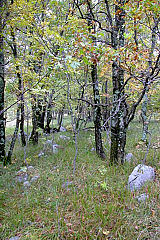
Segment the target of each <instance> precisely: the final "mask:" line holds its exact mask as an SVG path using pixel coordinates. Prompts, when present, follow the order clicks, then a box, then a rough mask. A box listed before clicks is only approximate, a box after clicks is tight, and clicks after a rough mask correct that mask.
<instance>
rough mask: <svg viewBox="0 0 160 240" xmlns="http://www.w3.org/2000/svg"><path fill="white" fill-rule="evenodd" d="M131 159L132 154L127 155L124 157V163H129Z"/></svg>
mask: <svg viewBox="0 0 160 240" xmlns="http://www.w3.org/2000/svg"><path fill="white" fill-rule="evenodd" d="M132 159H133V154H132V153H128V154H127V155H126V157H125V161H126V162H131V160H132Z"/></svg>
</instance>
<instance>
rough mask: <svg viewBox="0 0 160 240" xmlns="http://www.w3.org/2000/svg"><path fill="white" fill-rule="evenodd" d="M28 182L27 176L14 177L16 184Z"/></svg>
mask: <svg viewBox="0 0 160 240" xmlns="http://www.w3.org/2000/svg"><path fill="white" fill-rule="evenodd" d="M27 180H28V174H21V175H19V176H16V182H19V183H22V182H26V181H27Z"/></svg>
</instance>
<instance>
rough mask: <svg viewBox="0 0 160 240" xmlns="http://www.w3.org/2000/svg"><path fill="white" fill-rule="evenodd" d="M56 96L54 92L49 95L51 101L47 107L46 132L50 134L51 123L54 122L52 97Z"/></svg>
mask: <svg viewBox="0 0 160 240" xmlns="http://www.w3.org/2000/svg"><path fill="white" fill-rule="evenodd" d="M53 94H54V90H52V92H51V93H50V95H49V101H48V106H47V123H46V126H45V132H46V133H50V131H51V128H50V123H51V121H52V97H53Z"/></svg>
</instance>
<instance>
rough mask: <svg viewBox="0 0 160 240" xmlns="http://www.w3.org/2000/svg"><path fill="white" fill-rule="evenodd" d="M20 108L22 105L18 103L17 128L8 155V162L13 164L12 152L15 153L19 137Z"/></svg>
mask: <svg viewBox="0 0 160 240" xmlns="http://www.w3.org/2000/svg"><path fill="white" fill-rule="evenodd" d="M20 108H21V107H20V104H18V105H17V116H16V127H15V130H14V134H13V137H12V141H11V144H10V148H9V151H8V156H7V162H8V163H9V164H11V158H12V154H13V149H14V145H15V143H16V139H17V135H18V130H19V123H20V120H19V117H20Z"/></svg>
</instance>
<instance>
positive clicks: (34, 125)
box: [30, 94, 38, 145]
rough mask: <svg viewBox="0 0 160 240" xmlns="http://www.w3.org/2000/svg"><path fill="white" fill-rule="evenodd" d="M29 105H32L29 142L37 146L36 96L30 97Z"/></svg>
mask: <svg viewBox="0 0 160 240" xmlns="http://www.w3.org/2000/svg"><path fill="white" fill-rule="evenodd" d="M31 98H32V100H31V104H32V133H31V137H30V140H31V141H32V142H33V144H34V145H35V144H38V131H37V114H36V108H37V106H36V96H35V95H34V94H32V95H31Z"/></svg>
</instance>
